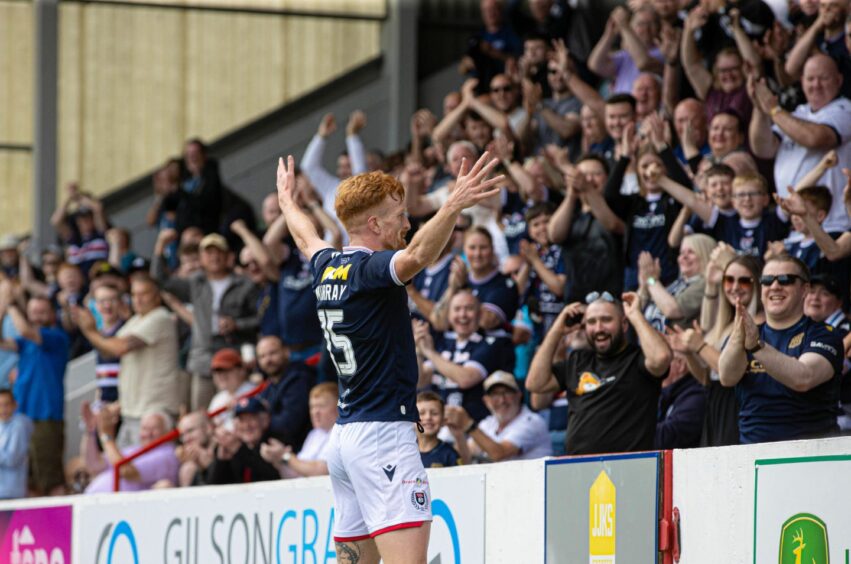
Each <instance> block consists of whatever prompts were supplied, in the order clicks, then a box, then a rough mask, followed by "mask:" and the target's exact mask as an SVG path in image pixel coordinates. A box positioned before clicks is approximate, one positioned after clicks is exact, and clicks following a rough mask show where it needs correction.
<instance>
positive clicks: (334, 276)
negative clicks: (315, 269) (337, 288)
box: [321, 264, 352, 282]
mask: <svg viewBox="0 0 851 564" xmlns="http://www.w3.org/2000/svg"><path fill="white" fill-rule="evenodd" d="M351 267H352V265H351V264H347V265H346V266H327V267H325V271H324V272H323V273H322V280H321V281H322V282H325V281H326V280H328V279H329V278H330V279H331V280H347V279H348V278H349V269H350V268H351Z"/></svg>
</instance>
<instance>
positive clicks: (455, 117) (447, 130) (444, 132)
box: [431, 78, 475, 145]
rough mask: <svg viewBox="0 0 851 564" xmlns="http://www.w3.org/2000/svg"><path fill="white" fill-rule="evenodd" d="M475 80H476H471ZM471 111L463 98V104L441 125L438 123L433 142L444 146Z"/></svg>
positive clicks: (448, 115) (433, 132)
mask: <svg viewBox="0 0 851 564" xmlns="http://www.w3.org/2000/svg"><path fill="white" fill-rule="evenodd" d="M469 80H475V79H472V78H471V79H469ZM468 109H469V106H468V103H467V102H466V101H465V100H464V99H463V98H462V99H461V103H460V104H458V105H457V106H456V107H455V108H454V109H453V110H452V111H451V112H449V113H448V114H446V115H445V116H444V117H443V119H442V120H440V123H438V124H437V125H436V126H435V127H434V130H433V131H432V133H431V140H432V141H433V142H434V143H435V144H437V145H443V144H444V143H445V142H446V140H447V139H448V138H449V136H450V135H451V134H452V131H453V130H454V129H455V127H456V126H457V125H458V124H459V123H461V119H463V117H464V114H466V113H467V110H468Z"/></svg>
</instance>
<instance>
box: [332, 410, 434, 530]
mask: <svg viewBox="0 0 851 564" xmlns="http://www.w3.org/2000/svg"><path fill="white" fill-rule="evenodd" d="M328 443H329V444H328V451H329V457H328V460H327V462H328V471H329V473H330V475H331V486H332V489H333V490H334V540H335V541H336V542H354V541H359V540H363V539H366V538H370V537H376V536H378V535H380V534H383V533H387V532H390V531H395V530H398V529H405V528H411V527H419V526H421V525H422V524H423V523H424V522H427V521H431V492H430V490H429V485H428V476H427V475H426V472H425V468H423V462H422V458H421V457H420V451H419V448H418V447H417V436H416V432H415V431H414V424H413V423H410V422H408V421H392V422H386V421H368V422H358V423H346V424H344V425H334V428H333V429H331V436H330V438H329V439H328Z"/></svg>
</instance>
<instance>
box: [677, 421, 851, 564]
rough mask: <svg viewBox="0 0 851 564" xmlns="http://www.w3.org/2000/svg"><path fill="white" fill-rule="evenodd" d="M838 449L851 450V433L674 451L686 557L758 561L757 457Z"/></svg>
mask: <svg viewBox="0 0 851 564" xmlns="http://www.w3.org/2000/svg"><path fill="white" fill-rule="evenodd" d="M832 454H851V437H839V438H835V439H823V440H811V441H793V442H781V443H767V444H760V445H746V446H735V447H720V448H703V449H691V450H677V451H674V507H678V508H679V510H680V515H681V524H680V532H681V537H680V546H681V547H682V558H681V560H680V562H685V563H688V564H704V563H705V564H710V563H712V564H714V563H717V562H737V563H740V564H744V563H747V562H753V539H754V530H753V526H754V461H755V460H758V459H763V458H785V457H804V456H821V455H832ZM837 478H838V477H837ZM847 478H848V477H847V476H846V477H845V479H844V480H843V481H842V482H839V481H838V482H837V485H838V486H839V485H840V484H842V483H845V484H847ZM842 487H845V486H842ZM846 538H847V537H846ZM760 564H761V563H760Z"/></svg>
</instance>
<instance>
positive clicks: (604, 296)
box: [585, 292, 617, 304]
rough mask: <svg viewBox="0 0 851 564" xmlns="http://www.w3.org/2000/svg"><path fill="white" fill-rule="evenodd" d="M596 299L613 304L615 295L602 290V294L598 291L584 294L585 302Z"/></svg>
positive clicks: (591, 301)
mask: <svg viewBox="0 0 851 564" xmlns="http://www.w3.org/2000/svg"><path fill="white" fill-rule="evenodd" d="M597 300H603V301H604V302H609V303H610V304H613V303H615V302H616V301H617V300H615V297H614V296H612V295H611V294H610V293H608V292H603V293H602V294H601V293H600V292H591V293H590V294H588V295H587V296H585V303H586V304H592V303H594V302H596V301H597Z"/></svg>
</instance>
